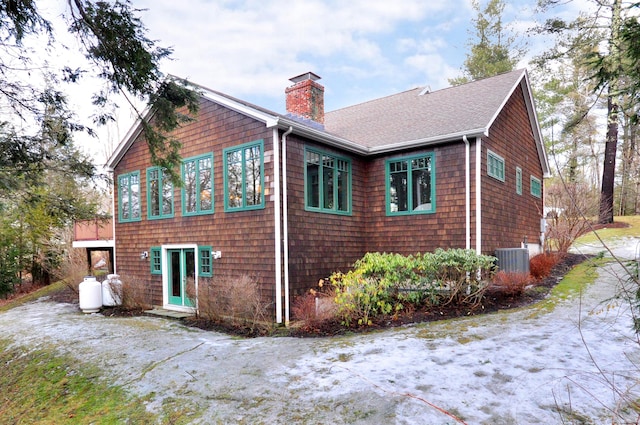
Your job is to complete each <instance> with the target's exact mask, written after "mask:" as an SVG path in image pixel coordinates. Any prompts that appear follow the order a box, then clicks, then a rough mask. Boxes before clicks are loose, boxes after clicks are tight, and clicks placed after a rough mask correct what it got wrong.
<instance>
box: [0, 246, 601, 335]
mask: <svg viewBox="0 0 640 425" xmlns="http://www.w3.org/2000/svg"><path fill="white" fill-rule="evenodd" d="M589 258H591V256H586V255H582V254H565V255H564V256H563V258H562V259H561V260H560V262H558V264H556V265H555V266H554V267H553V268H552V270H551V273H550V274H549V275H548V276H547V277H546V278H544V279H542V280H540V281H537V282H535V286H536V287H537V288H544V289H546V290H540V289H537V290H535V291H526V292H525V293H524V294H522V295H518V296H507V295H504V294H488V295H486V296H485V298H484V301H483V302H482V304H481V305H479V306H477V307H476V308H475V309H469V308H465V307H454V306H447V307H446V308H442V309H430V310H415V311H411V312H404V313H402V314H399V315H397V316H394V317H386V318H383V319H380V320H378V321H376V322H374V323H373V324H372V325H371V326H362V327H350V328H345V327H344V326H342V325H341V324H340V322H339V320H337V319H336V320H332V321H324V322H320V323H310V324H306V325H301V326H292V327H291V328H289V329H278V330H276V331H275V332H274V333H271V334H272V335H273V334H276V335H288V336H295V337H321V336H333V335H340V334H345V333H354V332H370V331H372V330H376V329H384V328H389V327H396V326H403V325H407V324H411V323H422V322H430V321H435V320H442V319H451V318H455V317H463V316H474V315H478V314H486V313H490V312H495V311H500V310H507V309H511V308H517V307H522V306H525V305H529V304H532V303H534V302H536V301H539V300H541V299H543V298H544V297H545V296H547V294H548V293H549V291H550V290H551V288H552V287H554V286H555V285H556V284H557V283H558V282H559V281H560V280H561V279H562V277H563V276H564V275H565V274H566V273H567V272H568V271H570V270H571V269H572V268H573V267H575V266H576V265H578V264H580V263H582V262H583V261H585V260H587V259H589ZM21 295H24V292H23V293H22V294H21ZM50 299H51V300H52V301H54V302H61V303H72V304H78V293H77V292H76V291H74V290H73V289H71V288H70V287H64V288H63V289H62V290H60V291H58V292H55V293H53V294H51V295H50ZM0 305H1V303H0ZM102 314H103V315H105V316H139V315H143V314H144V311H143V310H142V309H139V310H127V309H123V308H120V307H111V308H104V309H103V310H102ZM183 323H185V324H186V325H187V326H193V327H197V328H200V329H204V330H214V331H219V332H224V333H228V334H232V335H238V336H245V337H255V336H261V335H265V329H261V328H260V327H257V328H249V327H246V326H241V325H236V326H234V325H231V324H229V323H219V322H212V321H205V320H202V319H199V318H188V319H183Z"/></svg>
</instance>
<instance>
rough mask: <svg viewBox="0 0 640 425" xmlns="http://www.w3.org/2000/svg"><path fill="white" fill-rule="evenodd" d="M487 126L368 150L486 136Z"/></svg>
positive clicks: (376, 152) (373, 149) (378, 150)
mask: <svg viewBox="0 0 640 425" xmlns="http://www.w3.org/2000/svg"><path fill="white" fill-rule="evenodd" d="M488 135H489V133H488V129H487V128H475V129H472V130H465V131H459V132H456V133H449V134H444V135H438V136H433V137H426V138H423V139H415V140H407V141H405V142H400V143H391V144H388V145H382V146H376V147H373V148H370V149H369V150H368V152H369V153H370V154H381V153H389V152H394V151H400V150H404V149H412V148H418V147H421V146H430V145H435V144H440V143H448V142H453V141H457V140H462V139H463V137H464V136H467V137H482V136H484V137H486V136H488Z"/></svg>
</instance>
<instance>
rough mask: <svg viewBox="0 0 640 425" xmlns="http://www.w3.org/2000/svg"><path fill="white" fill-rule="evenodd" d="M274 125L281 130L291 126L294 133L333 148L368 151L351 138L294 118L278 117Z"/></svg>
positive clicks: (363, 152)
mask: <svg viewBox="0 0 640 425" xmlns="http://www.w3.org/2000/svg"><path fill="white" fill-rule="evenodd" d="M275 125H277V126H278V128H279V129H281V130H286V129H288V128H289V127H292V128H293V133H294V134H297V135H300V136H305V137H308V138H309V139H312V140H314V141H317V142H322V143H325V144H327V145H330V146H333V147H335V148H341V149H344V150H347V151H349V152H352V153H357V154H359V155H367V154H369V153H370V151H369V149H368V148H367V147H365V146H362V145H360V144H358V143H354V142H352V141H351V140H348V139H345V138H342V137H339V136H334V135H333V134H329V133H327V132H324V131H321V130H317V129H315V128H312V127H307V126H305V125H301V124H300V123H298V122H296V121H295V120H291V119H288V118H284V117H279V118H278V119H277V122H276V123H275ZM275 125H274V126H275ZM267 127H270V126H269V125H267Z"/></svg>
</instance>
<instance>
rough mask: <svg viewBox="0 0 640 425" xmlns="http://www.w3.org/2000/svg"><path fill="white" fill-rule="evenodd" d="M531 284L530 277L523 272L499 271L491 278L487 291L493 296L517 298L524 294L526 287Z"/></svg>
mask: <svg viewBox="0 0 640 425" xmlns="http://www.w3.org/2000/svg"><path fill="white" fill-rule="evenodd" d="M530 283H531V275H529V273H523V272H505V271H504V270H501V271H499V272H498V273H496V274H495V275H494V276H493V279H492V281H491V285H490V287H489V289H488V290H489V291H490V292H492V293H494V294H504V295H509V296H519V295H522V294H523V293H524V290H525V288H526V287H527V285H529V284H530Z"/></svg>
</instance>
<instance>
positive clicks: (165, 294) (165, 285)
mask: <svg viewBox="0 0 640 425" xmlns="http://www.w3.org/2000/svg"><path fill="white" fill-rule="evenodd" d="M161 249H162V251H161V254H160V255H162V308H164V309H166V310H174V311H182V312H185V313H195V312H196V311H197V309H198V296H197V294H198V272H199V269H200V267H198V264H199V261H198V245H197V244H170V245H162V247H161ZM170 249H193V252H194V256H195V268H196V269H195V287H196V299H195V306H193V307H192V306H186V305H182V306H179V305H175V304H169V264H168V263H169V258H168V257H167V251H168V250H170Z"/></svg>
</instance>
